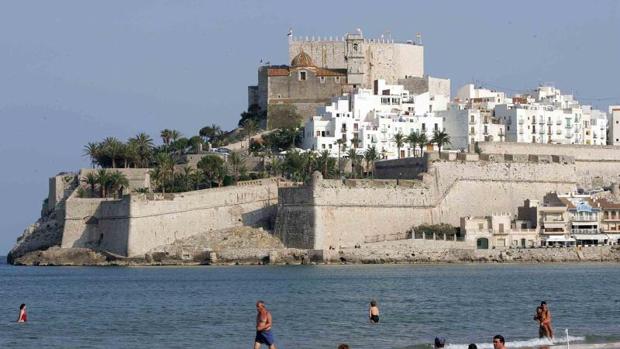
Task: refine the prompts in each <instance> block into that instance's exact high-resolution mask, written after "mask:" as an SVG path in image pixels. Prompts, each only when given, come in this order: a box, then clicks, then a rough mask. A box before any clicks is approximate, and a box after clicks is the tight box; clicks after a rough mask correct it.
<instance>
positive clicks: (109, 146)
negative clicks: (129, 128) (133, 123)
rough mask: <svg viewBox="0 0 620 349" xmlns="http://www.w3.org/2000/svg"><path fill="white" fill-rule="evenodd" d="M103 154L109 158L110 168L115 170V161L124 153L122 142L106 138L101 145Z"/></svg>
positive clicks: (113, 138)
mask: <svg viewBox="0 0 620 349" xmlns="http://www.w3.org/2000/svg"><path fill="white" fill-rule="evenodd" d="M101 147H102V151H103V153H104V154H105V155H106V156H107V157H108V158H110V160H111V162H112V168H116V160H118V159H119V158H120V157H121V155H122V154H123V151H124V144H123V142H121V141H119V140H118V139H117V138H115V137H107V138H105V139H104V140H103V142H102V143H101Z"/></svg>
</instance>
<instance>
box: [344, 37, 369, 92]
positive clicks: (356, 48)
mask: <svg viewBox="0 0 620 349" xmlns="http://www.w3.org/2000/svg"><path fill="white" fill-rule="evenodd" d="M345 60H346V62H347V82H348V83H349V85H357V87H361V85H362V83H363V82H364V37H363V36H362V31H361V29H358V30H357V32H356V33H355V34H347V38H346V49H345Z"/></svg>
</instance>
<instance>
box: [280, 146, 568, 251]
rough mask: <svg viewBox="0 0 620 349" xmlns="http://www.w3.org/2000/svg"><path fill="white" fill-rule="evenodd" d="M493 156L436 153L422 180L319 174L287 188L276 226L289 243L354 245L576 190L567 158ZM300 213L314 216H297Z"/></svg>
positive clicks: (316, 246) (512, 210) (455, 222)
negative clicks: (480, 158)
mask: <svg viewBox="0 0 620 349" xmlns="http://www.w3.org/2000/svg"><path fill="white" fill-rule="evenodd" d="M489 159H490V160H493V161H460V160H438V159H435V160H433V161H429V162H428V171H427V172H426V173H424V174H423V175H422V176H421V181H407V180H398V181H396V180H393V181H386V180H383V181H377V180H375V181H361V180H360V181H344V182H343V181H340V180H323V179H320V178H319V179H317V180H315V182H314V183H313V185H312V186H307V187H303V188H290V189H287V194H286V196H280V201H279V204H278V216H277V219H276V234H277V235H278V236H280V237H282V238H283V241H285V244H286V245H287V246H289V247H299V248H313V249H329V248H330V247H333V248H338V247H343V246H353V245H356V244H363V243H364V242H365V241H367V240H369V238H370V239H372V237H373V236H376V235H381V234H398V233H404V232H405V231H406V230H408V229H410V228H411V227H412V226H415V225H419V224H422V223H430V224H436V223H449V224H453V225H458V224H459V219H460V217H462V216H466V215H486V214H489V213H493V212H510V213H513V214H516V208H517V206H518V205H520V204H522V203H523V200H525V199H527V198H541V197H543V195H544V194H546V193H548V192H550V191H560V192H566V191H571V190H574V188H575V187H576V185H577V177H576V172H575V167H574V164H572V163H570V161H559V159H557V158H556V159H555V162H551V161H550V162H538V159H537V158H536V159H529V157H526V158H525V159H524V158H520V159H519V160H521V162H518V161H513V162H505V161H503V157H501V159H499V158H489ZM290 198H297V199H298V200H290ZM299 198H302V199H299ZM298 216H303V217H309V218H310V219H312V221H311V222H307V221H302V220H295V218H294V217H298ZM280 221H284V222H288V224H281V223H280ZM303 234H310V235H311V237H306V236H301V235H303ZM290 236H294V238H290Z"/></svg>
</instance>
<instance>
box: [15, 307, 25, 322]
mask: <svg viewBox="0 0 620 349" xmlns="http://www.w3.org/2000/svg"><path fill="white" fill-rule="evenodd" d="M17 322H28V314H26V304H22V305H20V306H19V317H18V318H17Z"/></svg>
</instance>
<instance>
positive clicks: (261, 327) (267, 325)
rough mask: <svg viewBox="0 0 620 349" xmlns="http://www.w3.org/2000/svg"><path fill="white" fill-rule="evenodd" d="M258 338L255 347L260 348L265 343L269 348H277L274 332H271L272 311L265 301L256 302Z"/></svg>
mask: <svg viewBox="0 0 620 349" xmlns="http://www.w3.org/2000/svg"><path fill="white" fill-rule="evenodd" d="M256 312H257V314H256V338H255V339H254V349H260V347H261V345H262V344H265V345H267V346H268V347H269V349H276V345H275V340H274V339H273V333H271V325H272V322H271V313H270V312H269V311H268V310H267V308H265V302H263V301H258V302H256Z"/></svg>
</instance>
